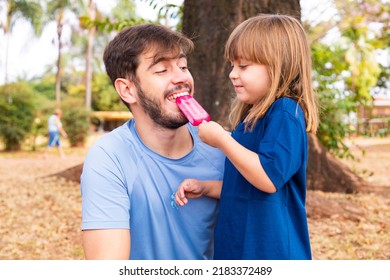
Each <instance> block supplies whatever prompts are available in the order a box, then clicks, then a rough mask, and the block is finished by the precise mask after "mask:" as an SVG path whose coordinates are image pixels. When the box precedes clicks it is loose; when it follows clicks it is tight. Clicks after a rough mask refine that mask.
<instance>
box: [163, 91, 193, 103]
mask: <svg viewBox="0 0 390 280" xmlns="http://www.w3.org/2000/svg"><path fill="white" fill-rule="evenodd" d="M184 95H190V94H189V93H188V92H187V91H185V92H179V93H174V94H171V95H170V96H168V100H169V101H175V100H176V98H178V97H179V96H184Z"/></svg>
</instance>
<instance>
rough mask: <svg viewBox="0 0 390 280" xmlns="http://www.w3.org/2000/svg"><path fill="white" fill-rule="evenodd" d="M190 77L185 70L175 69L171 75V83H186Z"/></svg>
mask: <svg viewBox="0 0 390 280" xmlns="http://www.w3.org/2000/svg"><path fill="white" fill-rule="evenodd" d="M190 75H191V74H190V73H189V72H188V70H187V69H183V68H181V67H175V68H174V71H173V75H172V82H173V83H175V84H177V83H183V82H186V81H188V79H189V76H190Z"/></svg>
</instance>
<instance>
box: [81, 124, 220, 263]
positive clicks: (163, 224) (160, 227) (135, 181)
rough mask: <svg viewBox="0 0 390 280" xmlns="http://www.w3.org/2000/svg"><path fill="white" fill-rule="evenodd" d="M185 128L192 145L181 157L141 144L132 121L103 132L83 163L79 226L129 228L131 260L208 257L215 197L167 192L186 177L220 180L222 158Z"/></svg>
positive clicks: (191, 128) (213, 224)
mask: <svg viewBox="0 0 390 280" xmlns="http://www.w3.org/2000/svg"><path fill="white" fill-rule="evenodd" d="M187 127H188V129H189V131H190V133H191V135H192V137H193V140H194V147H193V149H192V151H191V152H190V153H189V154H187V155H186V156H184V157H182V158H179V159H171V158H167V157H164V156H162V155H160V154H157V153H156V152H154V151H152V150H151V149H149V148H148V147H147V146H145V145H144V144H143V143H142V141H141V139H140V138H139V136H138V134H137V132H136V130H135V121H134V119H132V120H130V121H128V122H127V123H125V124H124V125H122V126H121V127H119V128H117V129H115V130H113V131H112V132H110V133H108V134H106V135H104V136H102V137H101V138H100V139H99V141H98V142H97V143H96V144H95V145H94V146H93V147H92V148H91V150H90V151H89V153H88V155H87V157H86V159H85V162H84V167H83V172H82V176H81V194H82V229H83V230H88V229H114V228H121V229H130V232H131V251H130V259H154V260H157V259H170V260H173V259H178V260H179V259H212V257H213V231H214V226H215V222H216V216H217V212H218V201H217V200H215V199H211V198H207V197H201V198H198V199H193V200H191V201H190V203H189V204H188V205H186V206H185V207H180V208H175V207H173V206H172V199H171V196H172V194H173V193H174V192H175V191H176V190H177V188H178V186H179V185H180V183H181V182H182V181H183V180H184V179H186V178H195V179H199V180H222V178H223V169H224V160H225V156H224V155H223V154H222V153H221V152H220V151H219V150H218V149H215V148H213V147H210V146H208V145H206V144H204V143H203V142H202V141H201V140H200V139H199V137H198V134H197V128H196V127H193V126H191V125H187ZM174 206H175V205H174Z"/></svg>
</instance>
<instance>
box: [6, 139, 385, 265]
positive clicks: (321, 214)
mask: <svg viewBox="0 0 390 280" xmlns="http://www.w3.org/2000/svg"><path fill="white" fill-rule="evenodd" d="M350 145H351V151H352V153H353V154H354V155H355V156H356V158H357V160H355V161H346V160H345V161H344V162H345V163H346V164H347V165H348V166H350V167H351V169H353V170H354V171H356V172H357V173H358V174H359V175H361V176H363V177H364V178H365V179H366V180H367V181H368V182H369V183H370V187H367V188H366V189H362V190H361V192H359V193H357V194H349V195H347V194H339V193H323V192H317V191H315V192H314V191H308V194H307V211H308V219H309V230H310V235H311V243H312V250H313V255H314V258H316V259H323V260H324V259H325V260H335V259H346V260H356V259H367V260H368V259H377V260H378V259H390V234H389V232H390V211H389V210H390V209H389V205H390V203H389V202H390V172H389V170H390V138H389V137H387V138H380V139H373V138H370V139H367V138H358V139H353V140H351V141H350ZM86 150H87V149H71V148H66V149H65V152H66V154H67V157H66V158H64V159H62V158H60V157H59V156H58V154H57V153H56V152H55V151H53V152H52V154H50V155H49V157H48V158H43V152H19V153H12V154H11V153H4V152H3V153H0V248H1V249H0V260H1V259H3V260H4V259H24V260H37V259H41V260H54V259H55V260H58V259H60V260H68V259H72V260H78V259H83V251H82V246H81V232H80V221H81V198H80V189H79V184H78V183H77V182H74V181H69V180H66V179H65V178H63V177H60V176H53V174H56V173H59V172H62V171H64V170H67V169H69V168H71V167H74V166H76V165H78V164H81V163H82V162H83V159H84V156H85V154H86ZM362 151H364V153H365V155H364V156H363V152H362Z"/></svg>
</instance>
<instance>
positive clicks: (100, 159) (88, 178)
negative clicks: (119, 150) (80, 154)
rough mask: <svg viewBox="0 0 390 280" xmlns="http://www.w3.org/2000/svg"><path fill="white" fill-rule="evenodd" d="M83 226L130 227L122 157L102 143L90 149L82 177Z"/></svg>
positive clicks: (85, 228)
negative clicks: (116, 155) (109, 151)
mask: <svg viewBox="0 0 390 280" xmlns="http://www.w3.org/2000/svg"><path fill="white" fill-rule="evenodd" d="M80 188H81V197H82V230H87V229H114V228H125V229H129V228H130V216H129V211H130V199H129V195H128V189H127V187H126V182H125V176H124V175H123V171H122V170H121V168H120V164H119V162H118V158H117V157H115V155H114V154H112V153H111V154H110V153H108V152H107V151H106V150H105V149H103V148H102V147H101V146H98V145H95V146H94V147H92V148H91V150H90V151H89V153H88V155H87V157H86V159H85V161H84V166H83V172H82V175H81V180H80Z"/></svg>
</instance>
